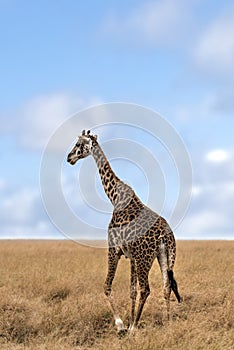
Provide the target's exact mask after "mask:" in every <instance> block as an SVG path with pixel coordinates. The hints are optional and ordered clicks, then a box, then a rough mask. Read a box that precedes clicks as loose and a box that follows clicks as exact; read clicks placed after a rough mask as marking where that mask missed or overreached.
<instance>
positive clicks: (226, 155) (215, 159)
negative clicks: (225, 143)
mask: <svg viewBox="0 0 234 350" xmlns="http://www.w3.org/2000/svg"><path fill="white" fill-rule="evenodd" d="M230 158H231V155H230V152H228V151H226V150H224V149H215V150H212V151H209V152H208V153H207V154H206V155H205V159H206V160H207V161H208V162H211V163H223V162H226V161H228V160H230Z"/></svg>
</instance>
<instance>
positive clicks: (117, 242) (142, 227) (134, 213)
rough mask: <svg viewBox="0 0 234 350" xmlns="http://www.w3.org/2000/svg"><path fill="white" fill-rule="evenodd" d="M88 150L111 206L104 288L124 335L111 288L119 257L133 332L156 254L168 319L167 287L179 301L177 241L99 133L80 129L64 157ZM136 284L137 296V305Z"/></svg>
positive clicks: (79, 156)
mask: <svg viewBox="0 0 234 350" xmlns="http://www.w3.org/2000/svg"><path fill="white" fill-rule="evenodd" d="M89 155H92V156H93V158H94V160H95V162H96V164H97V167H98V170H99V174H100V177H101V181H102V185H103V188H104V190H105V192H106V195H107V196H108V197H109V199H110V201H111V203H112V205H113V207H114V209H113V214H112V218H111V221H110V223H109V227H108V272H107V276H106V280H105V284H104V292H105V295H106V297H107V298H108V301H109V305H110V308H111V311H112V313H113V317H114V320H115V325H116V327H117V332H118V334H119V335H122V334H124V333H125V332H127V329H126V328H125V326H124V323H123V321H122V319H121V318H120V317H119V314H118V312H117V308H116V304H115V301H114V299H113V297H112V293H111V291H112V282H113V279H114V277H115V272H116V269H117V265H118V262H119V259H120V257H121V256H122V255H124V256H125V257H126V258H129V259H130V266H131V281H130V298H131V322H130V326H129V328H128V329H129V332H130V333H131V332H132V331H133V330H134V329H135V327H136V326H137V324H138V322H139V320H140V317H141V314H142V310H143V307H144V304H145V302H146V299H147V297H148V296H149V294H150V287H149V281H148V275H149V271H150V269H151V266H152V264H153V262H154V260H155V259H156V258H157V260H158V263H159V266H160V270H161V274H162V280H163V295H164V298H165V301H166V309H167V318H168V319H170V294H171V290H172V291H173V292H174V294H175V296H176V298H177V300H178V302H180V301H181V297H180V295H179V292H178V288H177V283H176V280H175V279H174V275H173V267H174V263H175V257H176V243H175V238H174V235H173V232H172V230H171V228H170V226H169V225H168V223H167V222H166V220H165V219H164V218H163V217H161V216H160V215H158V214H157V213H156V212H154V211H153V210H151V209H150V208H148V207H147V206H146V205H144V204H143V203H142V202H141V200H140V199H139V198H138V197H137V195H136V194H135V192H134V190H133V189H132V188H131V187H130V186H129V185H127V184H125V183H124V182H123V181H121V180H120V179H119V178H118V177H117V176H116V175H115V173H114V171H113V170H112V168H111V166H110V164H109V162H108V160H107V158H106V156H105V154H104V152H103V151H102V149H101V147H100V145H99V143H98V141H97V135H91V134H90V130H88V131H87V133H86V132H85V130H83V132H82V134H81V135H80V136H79V137H78V140H77V142H76V144H75V146H74V147H73V148H72V150H71V152H70V153H69V154H68V156H67V161H68V162H69V163H70V164H71V165H74V164H75V163H76V162H77V161H78V160H79V159H82V158H85V157H87V156H89ZM137 284H138V285H139V291H140V295H139V301H138V305H137V307H136V299H137V289H138V288H137Z"/></svg>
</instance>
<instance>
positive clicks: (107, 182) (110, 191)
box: [92, 144, 120, 205]
mask: <svg viewBox="0 0 234 350" xmlns="http://www.w3.org/2000/svg"><path fill="white" fill-rule="evenodd" d="M92 155H93V158H94V159H95V161H96V164H97V167H98V170H99V174H100V177H101V180H102V185H103V188H104V190H105V192H106V195H107V196H108V198H109V199H110V201H111V203H112V204H113V205H115V203H116V200H117V194H116V187H117V184H118V183H119V182H120V179H119V178H118V177H117V176H116V175H115V173H114V171H113V170H112V168H111V166H110V163H109V162H108V160H107V158H106V156H105V154H104V152H103V151H102V149H101V147H100V146H99V144H95V146H94V147H93V150H92Z"/></svg>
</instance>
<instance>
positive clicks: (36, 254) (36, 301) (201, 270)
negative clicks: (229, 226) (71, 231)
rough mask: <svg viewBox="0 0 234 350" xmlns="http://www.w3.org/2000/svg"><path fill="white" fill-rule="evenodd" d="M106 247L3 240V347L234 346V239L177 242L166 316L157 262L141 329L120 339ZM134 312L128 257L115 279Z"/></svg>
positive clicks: (124, 310)
mask: <svg viewBox="0 0 234 350" xmlns="http://www.w3.org/2000/svg"><path fill="white" fill-rule="evenodd" d="M106 254H107V252H106V250H105V249H95V248H88V247H84V246H80V245H78V244H76V243H74V242H69V241H0V349H1V350H2V349H3V350H5V349H9V350H22V349H24V350H35V349H38V350H45V349H46V350H62V349H63V350H71V349H97V350H101V349H102V350H109V349H113V350H116V349H122V350H125V349H126V350H130V349H132V350H146V349H147V350H153V349H189V350H195V349H202V350H203V349H205V350H206V349H211V350H216V349H217V350H220V349H223V350H226V349H228V350H231V349H234V273H233V271H234V241H231V242H224V241H211V242H206V241H203V242H201V241H200V242H198V241H194V242H178V253H177V262H176V267H175V276H176V278H177V282H178V284H179V290H180V293H181V295H182V297H183V302H182V303H181V304H177V302H176V301H175V299H174V298H173V297H172V302H171V308H172V314H173V317H172V321H171V322H170V323H168V322H167V321H166V319H165V308H164V302H163V299H162V283H161V276H160V272H159V268H158V265H157V263H155V265H154V266H153V268H152V270H151V273H150V286H151V295H150V297H149V298H148V300H147V303H146V305H145V309H144V311H143V314H142V319H141V322H140V325H139V329H138V330H137V332H136V333H135V334H134V335H133V336H131V337H129V336H126V337H124V338H122V339H118V338H117V336H116V331H115V328H114V325H113V320H112V316H111V313H110V311H109V309H108V305H107V303H106V300H105V298H104V296H103V282H104V279H105V275H106V269H107V261H106V260H107V259H106ZM113 290H114V295H115V297H116V300H117V301H118V305H119V309H120V314H121V316H122V317H123V319H124V321H125V322H126V324H127V322H128V320H129V310H130V298H129V261H128V260H126V259H125V258H122V259H121V261H120V265H119V268H118V272H117V275H116V279H115V281H114V285H113Z"/></svg>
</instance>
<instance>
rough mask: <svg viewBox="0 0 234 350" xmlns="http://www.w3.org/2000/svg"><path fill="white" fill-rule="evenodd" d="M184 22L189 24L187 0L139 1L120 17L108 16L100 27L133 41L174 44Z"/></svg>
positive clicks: (180, 33)
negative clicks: (136, 5)
mask: <svg viewBox="0 0 234 350" xmlns="http://www.w3.org/2000/svg"><path fill="white" fill-rule="evenodd" d="M188 25H191V16H190V12H189V9H188V4H187V2H185V1H182V0H162V1H148V2H143V3H141V4H140V5H139V6H138V7H135V8H133V9H132V10H131V12H130V13H127V14H126V16H125V17H124V18H123V17H122V18H118V17H117V16H116V15H112V16H109V18H108V19H107V20H106V22H105V24H104V30H105V32H106V33H107V34H108V35H112V36H114V37H116V38H117V39H121V41H128V42H129V41H130V42H131V43H133V44H134V45H138V44H140V45H142V44H144V45H145V44H147V45H148V44H150V45H155V44H160V45H161V44H162V45H167V44H170V45H171V44H173V45H174V44H175V41H176V40H179V38H180V37H183V38H184V37H185V35H186V33H187V31H186V30H185V28H186V27H187V28H188Z"/></svg>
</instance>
